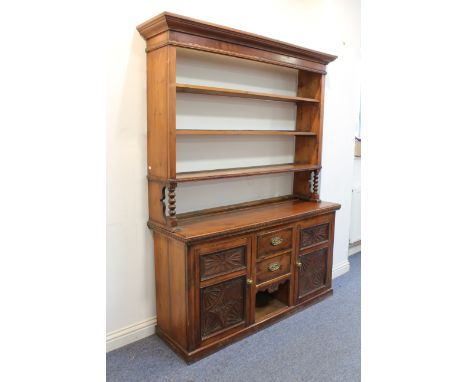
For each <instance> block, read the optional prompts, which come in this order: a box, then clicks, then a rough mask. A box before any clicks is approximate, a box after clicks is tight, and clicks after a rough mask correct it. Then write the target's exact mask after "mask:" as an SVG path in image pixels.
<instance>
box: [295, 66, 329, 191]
mask: <svg viewBox="0 0 468 382" xmlns="http://www.w3.org/2000/svg"><path fill="white" fill-rule="evenodd" d="M323 77H324V75H322V74H319V73H312V72H307V71H303V70H300V71H299V72H298V86H297V96H298V97H307V98H314V99H318V100H319V103H318V104H298V106H297V117H296V130H297V131H306V132H310V133H313V134H314V135H313V136H297V137H296V142H295V153H294V161H295V163H303V164H311V165H318V166H320V164H321V147H322V114H323V113H322V110H323V91H322V89H323ZM310 175H311V174H310V173H300V174H299V173H297V174H294V184H293V192H294V194H295V195H296V196H298V197H300V198H303V199H306V200H309V199H310V198H311V196H312V194H311V192H310Z"/></svg>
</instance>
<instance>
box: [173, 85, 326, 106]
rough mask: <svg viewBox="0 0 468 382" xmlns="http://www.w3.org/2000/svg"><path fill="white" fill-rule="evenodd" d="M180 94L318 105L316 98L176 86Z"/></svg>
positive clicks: (195, 86) (194, 86)
mask: <svg viewBox="0 0 468 382" xmlns="http://www.w3.org/2000/svg"><path fill="white" fill-rule="evenodd" d="M176 89H177V92H178V93H192V94H205V95H213V96H225V97H237V98H251V99H260V100H264V101H279V102H296V103H298V102H300V103H318V102H319V100H318V99H315V98H305V97H295V96H286V95H281V94H269V93H257V92H251V91H245V90H236V89H224V88H214V87H209V86H200V85H188V84H176Z"/></svg>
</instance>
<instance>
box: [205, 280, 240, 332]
mask: <svg viewBox="0 0 468 382" xmlns="http://www.w3.org/2000/svg"><path fill="white" fill-rule="evenodd" d="M246 285H247V284H246V278H245V276H243V277H238V278H235V279H231V280H227V281H223V282H221V283H219V284H214V285H210V286H207V287H205V288H202V289H201V290H200V331H201V338H202V339H205V338H207V337H210V336H212V335H214V334H216V333H219V332H222V331H225V330H227V329H229V328H233V327H235V326H239V325H242V324H245V322H246V312H247V309H246ZM242 326H243V325H242Z"/></svg>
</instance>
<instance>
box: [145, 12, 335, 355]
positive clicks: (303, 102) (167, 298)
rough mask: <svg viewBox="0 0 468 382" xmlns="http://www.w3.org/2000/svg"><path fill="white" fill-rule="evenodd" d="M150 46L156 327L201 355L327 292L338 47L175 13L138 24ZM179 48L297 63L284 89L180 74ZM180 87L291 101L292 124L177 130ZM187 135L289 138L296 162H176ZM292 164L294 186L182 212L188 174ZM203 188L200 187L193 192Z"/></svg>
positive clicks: (279, 168) (182, 348)
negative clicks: (328, 171)
mask: <svg viewBox="0 0 468 382" xmlns="http://www.w3.org/2000/svg"><path fill="white" fill-rule="evenodd" d="M137 29H138V31H139V32H140V34H141V35H142V36H143V37H144V38H145V40H146V44H147V48H146V52H147V112H148V153H147V162H148V199H149V221H148V226H149V227H150V229H152V230H153V232H154V256H155V257H154V258H155V271H156V309H157V328H156V329H157V333H158V335H159V336H160V337H161V338H162V339H163V340H164V341H166V343H167V344H169V346H171V348H172V349H173V350H175V351H176V352H177V353H178V354H179V355H181V356H182V357H183V358H184V359H185V360H186V361H187V362H192V361H195V360H197V359H199V358H201V357H203V356H205V355H207V354H209V353H212V352H213V351H215V350H216V349H219V348H221V347H223V346H226V345H228V344H230V343H232V342H233V341H235V340H238V339H240V338H242V337H244V336H246V335H248V334H250V333H253V332H255V331H256V330H259V329H260V328H262V327H264V326H265V325H268V324H271V323H273V322H275V321H276V320H278V319H281V318H284V317H285V316H287V315H288V314H291V313H293V312H295V311H297V310H298V309H300V308H303V307H305V306H308V305H310V304H312V303H314V302H317V301H318V300H320V299H321V298H323V297H325V296H327V295H330V294H331V293H332V285H331V274H332V264H333V235H334V221H335V212H336V210H338V209H339V208H340V205H339V204H336V203H329V202H324V201H321V200H320V196H319V177H320V169H321V156H322V155H321V151H322V126H323V105H324V83H325V74H326V71H325V69H326V65H327V64H328V63H329V62H331V61H333V60H334V59H335V58H336V57H335V56H332V55H329V54H324V53H320V52H316V51H313V50H309V49H305V48H302V47H299V46H295V45H291V44H287V43H284V42H280V41H277V40H272V39H269V38H266V37H261V36H258V35H254V34H250V33H246V32H242V31H239V30H235V29H230V28H226V27H222V26H219V25H215V24H210V23H206V22H202V21H198V20H194V19H190V18H187V17H182V16H179V15H175V14H171V13H163V14H160V15H158V16H156V17H154V18H152V19H150V20H148V21H147V22H145V23H143V24H141V25H139V26H138V27H137ZM178 49H191V50H197V51H202V52H206V54H216V55H226V56H232V57H236V58H239V59H245V60H252V61H257V62H262V63H268V64H272V65H278V66H284V67H289V68H293V69H296V70H297V94H296V95H294V96H287V95H281V94H270V93H262V92H253V91H243V90H239V89H227V88H216V87H208V86H200V85H191V84H179V83H177V82H176V60H177V56H178ZM177 92H183V93H193V94H203V95H211V96H215V97H220V96H221V97H241V98H247V99H254V100H264V101H269V102H289V103H293V104H295V105H296V128H295V130H200V129H198V130H187V129H185V130H184V129H177V128H176V94H177ZM180 135H198V136H201V137H203V136H211V135H219V136H223V137H225V138H226V140H229V137H230V136H233V135H274V136H285V137H287V136H289V137H291V136H293V137H294V141H295V142H294V147H295V150H294V162H293V163H285V164H278V165H266V166H254V167H243V168H229V169H216V170H208V171H194V172H179V173H178V172H176V160H177V154H176V140H177V137H178V136H180ZM287 172H291V173H293V174H294V175H293V184H292V193H291V195H285V196H281V197H275V198H270V199H264V200H259V201H252V202H248V203H242V204H237V205H228V206H224V207H217V208H211V209H206V210H201V211H196V212H189V213H183V214H177V213H176V187H177V184H179V183H182V182H196V181H209V180H215V179H224V178H235V177H246V176H259V175H266V174H275V173H287ZM194 197H196V195H194Z"/></svg>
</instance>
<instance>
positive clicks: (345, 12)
mask: <svg viewBox="0 0 468 382" xmlns="http://www.w3.org/2000/svg"><path fill="white" fill-rule="evenodd" d="M265 9H268V14H265ZM165 10H167V11H171V12H175V13H180V14H182V15H186V16H190V17H194V18H199V19H201V20H206V21H211V22H215V23H218V24H221V25H226V26H230V27H234V28H238V29H242V30H246V31H249V32H253V33H258V34H261V35H265V36H269V37H272V38H276V39H280V40H283V41H286V42H291V43H294V44H297V45H302V46H305V47H310V48H312V49H315V50H320V51H323V52H327V53H331V54H336V55H338V56H339V57H338V59H337V60H336V61H335V62H333V63H331V64H330V65H329V66H328V73H329V75H328V77H327V84H326V104H325V125H324V126H325V130H324V147H323V171H322V184H321V197H322V199H323V200H329V201H334V202H339V203H341V204H342V209H341V210H340V211H339V212H338V213H337V220H336V235H335V253H334V256H335V257H334V270H335V274H337V273H340V272H344V271H346V270H347V267H348V261H347V254H348V238H349V222H350V211H351V194H350V190H351V187H352V174H353V150H354V146H353V145H354V127H355V124H356V123H357V121H358V107H359V103H358V102H359V73H358V62H359V34H360V30H359V22H360V20H359V17H360V16H359V15H360V9H359V1H356V0H354V1H351V0H349V1H338V0H335V1H326V0H321V1H257V2H252V1H245V0H240V1H236V2H234V3H229V2H228V3H223V5H222V7H220V3H219V2H215V1H197V2H191V1H182V0H179V1H157V2H154V1H152V2H148V1H133V2H131V3H130V2H121V3H118V2H117V3H115V4H114V5H113V9H112V14H111V15H110V17H109V23H108V25H107V28H108V33H109V34H108V65H107V67H106V72H107V76H108V89H107V90H108V115H107V120H108V121H107V122H108V127H107V203H108V204H107V333H108V334H107V339H108V349H112V348H115V347H118V346H120V345H122V344H125V343H128V342H129V341H131V340H134V339H138V338H140V337H142V336H145V335H148V334H151V333H152V331H153V326H154V322H155V315H156V312H155V301H154V300H155V291H154V275H153V258H152V256H153V243H152V237H151V234H150V231H149V230H148V229H147V228H146V221H147V218H148V212H147V205H146V203H147V190H146V178H145V175H146V98H145V95H146V93H145V92H146V62H145V52H144V48H145V43H144V41H143V39H142V38H141V37H140V36H139V34H138V32H137V31H136V30H135V26H136V25H138V24H140V23H141V22H143V21H145V20H147V19H149V18H150V17H153V16H154V15H156V14H158V13H160V12H162V11H165ZM246 10H248V12H249V13H248V15H247V16H246V13H245V12H246ZM191 59H194V58H193V57H189V56H187V57H186V59H185V63H186V66H185V69H190V68H192V69H190V70H192V72H190V70H188V71H185V72H184V70H185V69H184V66H183V65H182V67H179V68H178V69H179V70H180V71H181V73H179V74H180V75H181V76H182V75H187V76H188V77H190V75H192V76H195V77H196V76H198V77H200V78H202V79H203V80H205V81H206V79H207V78H208V77H206V73H203V65H201V66H200V68H199V71H198V72H197V73H195V74H194V72H193V67H194V66H193V65H192V64H193V63H190V62H189V61H190V60H191ZM237 70H238V72H237V74H236V75H235V78H234V79H233V78H221V77H219V78H217V79H216V75H217V73H216V71H213V70H212V71H211V72H210V74H212V75H213V78H214V80H217V81H227V82H229V87H234V86H235V84H236V82H238V85H239V87H240V88H246V83H242V81H241V79H242V78H244V77H243V75H244V74H245V73H246V72H251V71H252V70H253V71H255V70H256V69H255V67H254V66H251V65H250V64H249V63H247V64H246V67H245V68H244V67H242V69H240V71H239V69H237ZM278 70H279V72H280V74H281V75H280V76H273V77H274V78H277V79H280V80H277V81H276V82H275V81H273V82H272V77H271V76H270V75H271V74H272V73H271V71H268V70H266V71H263V70H260V71H257V75H256V76H254V78H251V80H250V81H246V82H248V83H252V82H254V83H255V84H256V86H258V87H260V88H263V89H264V90H265V88H264V87H265V84H268V86H269V87H270V88H274V89H275V91H278V92H283V93H284V94H289V92H290V91H291V89H290V88H288V86H290V85H291V82H290V81H285V79H290V78H291V77H290V76H291V71H289V70H282V69H278ZM184 73H185V74H184ZM273 74H274V73H273ZM264 75H265V76H267V80H265V77H264ZM204 76H205V77H204ZM268 76H270V77H268ZM281 79H282V80H281ZM179 80H180V79H179ZM239 81H240V83H239ZM262 81H263V82H262ZM191 97H194V96H190V95H187V96H182V97H179V96H178V105H177V107H178V117H177V122H178V124H179V125H178V127H179V128H180V127H181V126H184V124H187V121H188V119H190V120H191V121H192V123H193V121H196V119H194V118H193V117H194V113H195V114H196V115H198V117H200V118H202V117H203V115H201V116H200V114H202V113H201V112H198V109H193V107H192V106H191V105H190V104H191V102H190V101H193V100H194V99H195V98H191ZM211 98H213V97H211ZM195 102H196V100H195ZM212 102H217V105H216V106H217V107H219V108H224V110H226V108H227V110H229V107H239V108H242V110H243V111H244V113H246V114H242V115H243V116H245V119H244V120H241V121H239V120H237V121H235V122H236V124H237V125H239V126H240V125H242V124H245V123H247V124H248V123H249V118H250V119H255V115H252V114H251V112H249V111H248V110H247V109H246V108H248V106H246V104H245V101H242V100H235V101H232V100H228V101H226V100H220V99H219V98H218V99H217V100H215V101H212ZM232 102H234V106H233V104H232ZM264 104H268V103H263V104H262V106H259V107H261V108H262V109H260V110H261V112H262V115H263V117H265V118H261V119H258V118H257V120H256V126H260V128H268V129H271V128H289V127H290V126H291V125H290V123H291V121H293V120H294V119H293V117H294V112H295V111H294V110H291V109H290V108H289V106H278V103H276V106H277V108H273V109H272V108H271V107H268V106H265V105H264ZM258 105H260V104H258ZM246 110H247V112H246ZM197 112H198V114H197ZM249 113H250V114H249ZM271 113H274V114H271ZM222 115H223V114H221V113H220V114H219V115H218V116H217V118H222ZM237 115H238V113H233V114H232V116H231V117H232V118H230V119H229V120H224V123H229V121H231V122H232V120H233V118H236V116H237ZM269 115H270V116H272V115H273V116H274V117H276V118H275V119H274V120H280V121H282V122H281V123H277V124H276V125H275V126H272V125H271V124H270V125H267V124H266V123H267V122H265V121H267V120H268V118H267V116H269ZM184 118H185V119H184ZM201 120H202V119H200V121H201ZM218 122H219V121H218ZM262 123H263V125H262ZM187 126H188V125H185V126H184V127H187ZM213 126H214V125H213ZM216 126H218V125H216ZM244 126H245V125H244ZM292 126H293V125H292ZM212 128H215V127H212ZM231 128H232V127H231ZM245 138H246V137H239V138H236V141H235V142H234V141H233V143H232V145H233V147H231V148H230V149H229V150H228V151H227V152H225V157H224V158H222V160H223V161H224V162H223V163H227V161H229V160H230V161H238V162H237V163H241V164H242V160H241V159H239V157H241V158H242V157H243V156H237V155H236V156H234V154H235V153H236V147H240V146H242V147H245V144H246V143H247V144H248V143H249V142H252V139H259V140H261V139H269V140H270V141H269V142H268V145H263V146H265V147H273V148H274V150H273V151H268V149H265V151H262V153H261V155H257V156H255V155H254V154H253V150H251V149H249V148H247V149H245V151H244V152H242V154H246V157H245V160H246V161H251V160H258V161H259V163H264V162H265V161H266V162H271V163H274V162H275V161H278V162H281V161H283V162H286V161H287V160H284V158H286V157H287V156H288V155H289V154H288V148H289V147H291V142H292V141H291V140H287V139H286V140H284V141H279V140H278V139H277V138H272V137H270V138H266V137H257V138H250V139H247V140H246V139H245ZM218 139H219V138H212V139H211V142H210V143H201V142H198V144H197V142H196V140H197V138H189V137H185V138H183V139H182V140H179V141H178V149H179V150H180V152H179V153H180V154H182V155H181V156H180V157H179V159H180V160H179V161H178V164H177V166H178V169H179V171H182V170H189V169H195V168H196V166H200V167H204V168H206V166H207V165H210V164H211V165H213V166H215V167H217V166H216V165H215V164H213V162H212V160H214V158H218V156H217V154H219V152H218V153H217V152H214V153H213V154H214V155H213V156H211V157H210V156H209V155H208V154H206V155H204V156H203V157H202V160H198V161H196V158H200V155H199V154H201V153H209V151H210V150H215V149H216V147H219V146H218V144H219V142H218ZM255 142H257V144H256V145H255V146H257V147H261V145H260V143H261V142H260V141H255ZM200 143H201V144H202V145H205V146H202V148H203V150H200V148H199V147H200V146H199V144H200ZM206 145H208V146H210V147H211V149H209V150H207V146H206ZM251 146H253V145H251ZM197 147H198V148H197ZM182 149H183V150H182ZM197 150H198V151H197ZM223 152H224V150H223ZM239 161H240V162H239ZM278 162H277V163H278ZM250 163H251V162H250ZM288 177H290V175H276V176H271V177H259V178H258V179H254V178H250V179H240V180H230V181H227V182H220V183H215V184H214V185H213V184H211V185H208V184H200V185H184V186H183V187H180V188H178V193H177V210H178V212H183V211H188V210H191V209H198V208H206V207H210V206H212V204H221V203H226V202H239V201H243V200H242V198H243V197H246V196H248V197H249V198H250V197H252V198H258V197H263V196H264V193H265V192H266V193H267V194H268V193H269V195H271V196H274V195H281V194H285V193H288V190H289V187H290V182H289V181H288V179H289V178H288ZM226 186H227V187H226ZM208 187H210V188H209V190H211V191H206V190H207V189H208ZM194 189H195V190H196V191H197V193H198V194H200V195H205V194H206V195H207V194H208V192H209V195H210V198H206V199H203V198H199V199H197V200H193V199H194V198H189V197H188V195H189V193H190V192H193V191H194ZM220 189H223V190H225V192H223V193H219V192H216V190H220ZM239 189H243V190H247V191H248V192H247V193H245V192H243V193H240V192H237V191H236V190H239ZM205 191H206V192H205ZM213 195H219V199H217V200H216V199H213ZM269 195H267V196H269Z"/></svg>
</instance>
